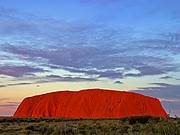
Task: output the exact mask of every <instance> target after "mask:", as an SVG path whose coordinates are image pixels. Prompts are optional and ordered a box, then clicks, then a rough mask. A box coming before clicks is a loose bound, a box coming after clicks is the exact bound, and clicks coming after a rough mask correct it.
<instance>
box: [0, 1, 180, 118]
mask: <svg viewBox="0 0 180 135" xmlns="http://www.w3.org/2000/svg"><path fill="white" fill-rule="evenodd" d="M179 4H180V1H179V0H146V1H144V0H76V1H73V0H66V1H62V0H51V1H44V0H31V1H27V0H0V115H12V113H13V112H14V110H15V109H16V107H17V106H18V104H19V103H20V101H22V99H23V98H25V97H27V96H32V95H36V94H41V93H46V92H51V91H57V90H67V89H68V90H79V89H84V88H106V89H116V90H127V91H135V92H139V93H142V94H145V95H149V96H153V97H157V98H159V99H160V100H161V102H162V104H163V106H164V108H165V109H166V111H167V112H169V110H171V115H172V116H173V115H178V116H180V109H179V108H178V107H179V105H180V83H179V82H180V15H179V12H180V7H179Z"/></svg>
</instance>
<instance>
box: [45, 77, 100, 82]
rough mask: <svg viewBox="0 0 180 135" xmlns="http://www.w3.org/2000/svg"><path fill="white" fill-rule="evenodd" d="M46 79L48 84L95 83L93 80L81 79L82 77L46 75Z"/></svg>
mask: <svg viewBox="0 0 180 135" xmlns="http://www.w3.org/2000/svg"><path fill="white" fill-rule="evenodd" d="M46 78H47V79H48V81H50V82H53V81H55V82H82V81H97V79H95V78H82V77H62V76H59V75H47V76H46Z"/></svg>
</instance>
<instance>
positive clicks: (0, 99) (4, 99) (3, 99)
mask: <svg viewBox="0 0 180 135" xmlns="http://www.w3.org/2000/svg"><path fill="white" fill-rule="evenodd" d="M6 100H10V98H0V101H6Z"/></svg>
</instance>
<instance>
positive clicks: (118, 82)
mask: <svg viewBox="0 0 180 135" xmlns="http://www.w3.org/2000/svg"><path fill="white" fill-rule="evenodd" d="M114 84H123V82H121V81H115V82H114Z"/></svg>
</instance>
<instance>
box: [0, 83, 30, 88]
mask: <svg viewBox="0 0 180 135" xmlns="http://www.w3.org/2000/svg"><path fill="white" fill-rule="evenodd" d="M29 84H33V83H13V84H5V85H0V88H3V87H9V86H20V85H29Z"/></svg>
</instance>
